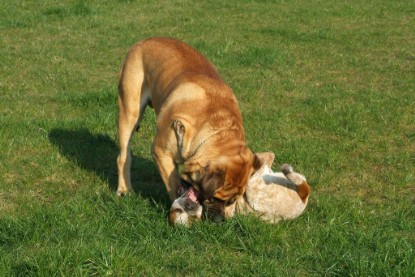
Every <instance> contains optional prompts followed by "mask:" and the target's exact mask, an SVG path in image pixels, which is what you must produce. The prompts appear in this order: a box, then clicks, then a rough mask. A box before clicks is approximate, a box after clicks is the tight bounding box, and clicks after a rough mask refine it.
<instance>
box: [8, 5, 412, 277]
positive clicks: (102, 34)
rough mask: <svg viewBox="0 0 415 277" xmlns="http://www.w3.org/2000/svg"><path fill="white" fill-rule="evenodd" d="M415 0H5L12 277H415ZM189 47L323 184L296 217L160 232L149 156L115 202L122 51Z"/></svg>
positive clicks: (142, 156)
mask: <svg viewBox="0 0 415 277" xmlns="http://www.w3.org/2000/svg"><path fill="white" fill-rule="evenodd" d="M414 26H415V3H414V2H413V1H376V0H375V1H337V0H332V1H304V0H293V1H285V0H282V1H253V0H252V1H248V0H234V1H186V0H177V1H138V0H136V1H134V0H131V1H129V0H118V1H80V0H73V1H66V0H65V1H52V0H45V1H33V0H32V1H1V2H0V257H1V258H0V275H1V276H90V275H93V276H322V275H328V276H333V275H338V276H415V232H414V231H415V205H414V204H415V28H414ZM150 36H170V37H176V38H179V39H182V40H184V41H185V42H187V43H189V44H191V45H193V46H194V47H196V48H197V49H198V50H199V51H200V52H202V53H203V54H204V55H205V56H207V57H208V58H209V59H210V60H211V61H212V62H213V63H214V64H215V65H216V66H217V68H218V70H219V71H220V73H221V75H222V76H223V78H224V79H225V80H226V82H227V83H228V84H229V85H230V86H231V87H232V88H233V89H234V92H235V94H236V97H237V98H238V100H239V104H240V108H241V111H242V115H243V118H244V125H245V130H246V135H247V140H248V144H249V146H250V147H251V148H252V149H253V150H254V151H258V152H260V151H273V152H275V154H276V157H277V158H276V160H277V163H276V165H275V169H278V168H279V165H280V164H282V163H291V164H292V165H293V166H294V168H296V169H297V170H298V172H301V173H303V174H304V175H305V176H306V177H307V178H308V180H309V183H310V185H311V187H312V194H311V196H310V201H309V205H308V207H307V209H306V211H305V212H304V214H303V215H302V216H301V217H299V218H298V219H296V220H293V221H287V222H281V223H279V224H277V225H270V224H266V223H263V222H261V221H260V220H258V219H256V218H253V217H249V216H240V217H236V218H233V219H231V220H229V221H227V222H225V223H222V224H214V223H210V222H202V223H199V224H195V225H194V226H193V227H192V228H189V229H184V228H171V227H169V226H168V224H167V218H166V215H167V211H168V209H169V206H170V203H169V200H168V197H167V193H166V192H165V189H164V186H163V184H162V181H161V178H160V177H159V175H158V172H157V169H156V167H155V164H154V162H153V160H152V158H151V152H150V147H151V143H152V139H153V137H154V132H155V125H154V121H155V116H154V113H153V111H152V110H150V109H149V110H147V112H146V117H145V120H144V122H143V124H142V127H141V130H140V132H139V133H138V134H137V135H136V136H135V138H134V143H133V172H132V180H133V185H134V189H135V191H136V194H134V195H131V196H129V197H125V198H117V197H116V196H115V193H114V192H115V187H116V185H117V184H116V179H117V171H116V162H115V159H116V156H117V154H118V147H117V139H116V115H117V107H116V94H117V91H116V82H117V75H118V70H119V68H120V65H121V62H122V60H123V58H124V55H125V54H126V52H127V51H128V49H129V47H130V46H131V45H132V44H133V43H135V42H136V41H138V40H141V39H143V38H146V37H150Z"/></svg>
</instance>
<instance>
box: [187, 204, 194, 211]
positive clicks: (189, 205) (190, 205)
mask: <svg viewBox="0 0 415 277" xmlns="http://www.w3.org/2000/svg"><path fill="white" fill-rule="evenodd" d="M185 207H186V210H188V211H191V210H193V209H194V208H195V205H193V204H190V203H186V205H185Z"/></svg>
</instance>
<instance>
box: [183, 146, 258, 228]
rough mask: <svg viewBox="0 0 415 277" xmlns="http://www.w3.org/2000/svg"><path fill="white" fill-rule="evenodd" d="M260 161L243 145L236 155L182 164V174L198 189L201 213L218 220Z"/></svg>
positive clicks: (243, 189) (243, 190) (239, 192)
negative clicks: (201, 207) (204, 161)
mask: <svg viewBox="0 0 415 277" xmlns="http://www.w3.org/2000/svg"><path fill="white" fill-rule="evenodd" d="M261 165H262V163H261V161H260V160H259V158H258V157H257V156H256V155H255V154H254V153H252V151H251V150H249V149H248V148H247V147H243V148H241V149H240V151H239V153H238V154H236V155H232V156H225V155H223V156H220V157H219V158H217V159H213V160H210V161H208V162H206V163H205V164H203V163H200V162H191V163H187V164H185V165H184V168H183V174H182V178H183V179H184V180H186V181H187V182H189V183H190V184H191V185H192V187H194V188H195V189H196V190H197V191H198V201H199V203H201V204H202V206H203V214H204V215H205V216H206V217H207V218H208V219H211V220H214V221H218V220H222V219H223V218H224V217H225V209H226V207H228V206H229V205H232V204H233V203H234V202H235V200H236V199H237V197H239V196H241V195H243V193H244V192H245V189H246V185H247V184H248V180H249V178H250V177H251V175H252V174H253V173H254V172H255V171H256V170H258V169H259V168H260V167H261Z"/></svg>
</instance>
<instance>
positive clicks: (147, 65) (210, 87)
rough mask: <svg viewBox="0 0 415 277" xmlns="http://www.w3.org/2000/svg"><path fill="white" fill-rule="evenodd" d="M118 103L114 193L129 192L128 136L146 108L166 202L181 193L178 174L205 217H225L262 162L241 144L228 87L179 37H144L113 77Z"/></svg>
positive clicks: (237, 117) (239, 121)
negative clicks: (153, 120) (152, 119)
mask: <svg viewBox="0 0 415 277" xmlns="http://www.w3.org/2000/svg"><path fill="white" fill-rule="evenodd" d="M118 106H119V116H118V138H119V144H120V155H119V157H118V160H117V163H118V189H117V194H118V195H124V194H126V193H128V192H129V191H132V187H131V180H130V166H131V156H130V140H131V136H132V134H133V131H134V130H138V128H139V125H140V122H141V120H142V117H143V114H144V110H145V108H146V107H147V106H150V107H153V108H154V110H155V112H156V115H157V133H156V137H155V140H154V143H153V147H152V152H153V156H154V159H155V161H156V163H157V166H158V169H159V171H160V175H161V177H162V179H163V182H164V184H165V186H166V189H167V192H168V194H169V196H170V199H171V200H172V201H174V200H175V199H176V198H177V196H180V194H181V193H182V191H183V190H182V189H181V182H180V175H181V178H182V179H184V180H185V181H186V182H188V183H190V184H191V186H192V187H193V188H194V189H195V191H196V193H195V194H194V195H193V196H194V197H197V199H198V201H199V203H202V206H203V209H204V212H205V213H207V215H208V217H210V218H223V214H224V209H225V207H226V206H228V205H230V204H232V203H233V202H234V201H235V200H236V199H237V197H238V196H241V195H242V194H243V193H244V192H245V188H246V185H247V183H248V179H249V177H250V176H251V175H252V174H253V173H254V171H255V170H256V169H259V168H260V166H261V163H260V161H259V159H258V158H257V157H256V156H255V155H254V154H253V152H252V151H251V150H250V149H249V148H248V147H247V146H246V142H245V134H244V129H243V126H242V117H241V113H240V111H239V107H238V103H237V100H236V98H235V96H234V94H233V92H232V90H231V89H230V88H229V86H228V85H227V84H226V83H225V82H224V81H223V80H222V79H221V78H220V76H219V74H218V72H217V71H216V69H215V67H214V66H213V65H212V64H211V63H210V62H209V61H208V60H207V59H206V58H205V57H203V56H202V55H201V54H200V53H198V52H197V51H196V50H195V49H193V48H192V47H190V46H189V45H187V44H185V43H183V42H181V41H178V40H175V39H170V38H150V39H146V40H144V41H141V42H139V43H137V44H136V45H134V46H133V47H132V48H131V50H130V51H129V52H128V54H127V57H126V59H125V61H124V63H123V66H122V69H121V72H120V76H119V83H118ZM178 165H182V171H181V172H180V174H179V170H178Z"/></svg>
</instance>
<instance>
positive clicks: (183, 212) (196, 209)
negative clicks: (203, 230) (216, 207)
mask: <svg viewBox="0 0 415 277" xmlns="http://www.w3.org/2000/svg"><path fill="white" fill-rule="evenodd" d="M197 194H198V192H197V191H196V190H195V189H194V188H192V187H190V188H189V189H188V190H187V191H186V192H184V193H183V195H182V196H180V197H179V198H177V199H176V200H174V202H173V204H172V205H171V208H170V212H169V223H170V225H185V226H189V225H191V224H192V223H193V222H194V221H197V220H200V219H201V218H202V211H203V208H202V205H200V204H199V202H198V201H197Z"/></svg>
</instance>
